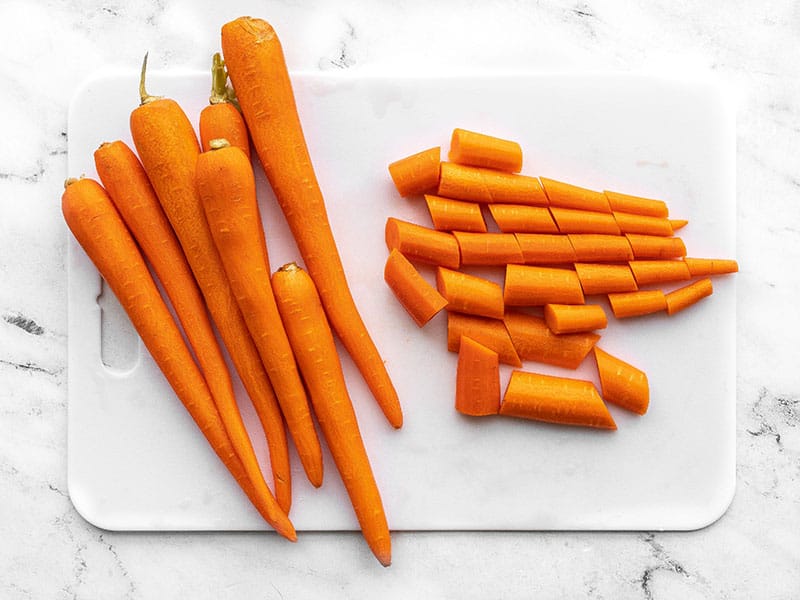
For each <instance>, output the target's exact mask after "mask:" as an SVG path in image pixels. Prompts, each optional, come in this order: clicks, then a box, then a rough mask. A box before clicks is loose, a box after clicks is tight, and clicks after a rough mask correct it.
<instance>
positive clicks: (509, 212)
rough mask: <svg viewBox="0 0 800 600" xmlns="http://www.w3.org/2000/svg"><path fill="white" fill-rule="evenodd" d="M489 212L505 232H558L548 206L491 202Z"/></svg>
mask: <svg viewBox="0 0 800 600" xmlns="http://www.w3.org/2000/svg"><path fill="white" fill-rule="evenodd" d="M489 212H490V213H491V215H492V218H493V219H494V222H495V223H497V227H498V229H500V231H502V232H504V233H558V227H557V226H556V223H555V221H553V215H552V214H550V210H549V209H548V208H547V207H546V206H526V205H524V204H497V203H495V204H489Z"/></svg>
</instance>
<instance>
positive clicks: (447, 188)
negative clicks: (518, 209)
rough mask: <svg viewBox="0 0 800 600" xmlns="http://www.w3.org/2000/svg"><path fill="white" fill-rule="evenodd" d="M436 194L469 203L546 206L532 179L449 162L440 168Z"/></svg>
mask: <svg viewBox="0 0 800 600" xmlns="http://www.w3.org/2000/svg"><path fill="white" fill-rule="evenodd" d="M437 194H438V195H439V196H444V197H446V198H456V199H458V200H469V201H472V202H484V203H488V202H501V203H505V204H530V205H533V206H547V196H545V194H544V190H542V185H541V183H539V180H538V179H536V178H535V177H529V176H527V175H519V174H517V173H506V172H504V171H496V170H494V169H483V168H481V167H468V166H465V165H458V164H456V163H451V162H443V163H442V165H441V169H440V173H439V187H438V191H437Z"/></svg>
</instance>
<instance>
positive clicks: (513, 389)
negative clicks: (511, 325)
mask: <svg viewBox="0 0 800 600" xmlns="http://www.w3.org/2000/svg"><path fill="white" fill-rule="evenodd" d="M500 414H501V415H505V416H508V417H518V418H521V419H531V420H535V421H544V422H547V423H558V424H562V425H578V426H583V427H595V428H598V429H616V428H617V425H616V423H614V418H613V417H612V416H611V414H610V413H609V412H608V408H606V405H605V403H604V402H603V399H602V398H601V397H600V394H599V393H598V392H597V388H596V387H595V386H594V384H593V383H592V382H591V381H583V380H581V379H569V378H567V377H554V376H552V375H542V374H540V373H531V372H528V371H514V372H512V373H511V379H510V380H509V382H508V387H506V392H505V394H504V395H503V403H502V404H501V405H500Z"/></svg>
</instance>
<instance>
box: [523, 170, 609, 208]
mask: <svg viewBox="0 0 800 600" xmlns="http://www.w3.org/2000/svg"><path fill="white" fill-rule="evenodd" d="M539 179H540V180H541V182H542V187H543V188H544V192H545V194H547V200H548V202H549V204H550V206H551V207H553V206H559V207H562V208H575V209H578V210H590V211H595V212H604V213H610V212H611V208H610V207H609V205H608V200H607V199H606V197H605V195H604V194H603V192H596V191H595V190H589V189H586V188H582V187H578V186H577V185H572V184H569V183H564V182H562V181H556V180H555V179H547V178H546V177H540V178H539Z"/></svg>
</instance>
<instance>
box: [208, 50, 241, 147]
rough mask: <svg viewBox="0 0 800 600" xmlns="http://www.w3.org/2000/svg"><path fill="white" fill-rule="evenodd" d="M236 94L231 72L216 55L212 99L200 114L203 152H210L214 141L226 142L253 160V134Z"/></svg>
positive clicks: (212, 78) (213, 66) (213, 63)
mask: <svg viewBox="0 0 800 600" xmlns="http://www.w3.org/2000/svg"><path fill="white" fill-rule="evenodd" d="M235 98H236V96H235V94H234V93H233V90H232V89H231V88H230V87H229V86H228V72H227V71H226V70H225V63H224V62H223V61H222V57H221V56H220V55H219V52H217V53H215V54H214V58H213V59H212V64H211V96H210V98H209V99H208V101H209V105H208V106H206V107H205V108H204V109H203V110H201V111H200V122H199V125H200V127H199V129H200V146H201V147H202V149H203V151H205V152H207V151H208V150H210V149H211V145H210V143H211V140H218V139H225V140H228V143H229V144H230V145H232V146H237V147H239V148H241V149H242V151H243V152H244V153H245V154H246V155H247V158H248V159H249V158H250V134H249V133H247V125H246V124H245V122H244V117H242V113H240V112H239V109H238V108H236V104H235Z"/></svg>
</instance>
